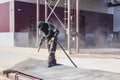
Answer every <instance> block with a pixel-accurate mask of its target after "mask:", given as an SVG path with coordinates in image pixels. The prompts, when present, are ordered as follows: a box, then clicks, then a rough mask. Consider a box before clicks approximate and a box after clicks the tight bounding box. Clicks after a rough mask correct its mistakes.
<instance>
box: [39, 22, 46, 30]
mask: <svg viewBox="0 0 120 80" xmlns="http://www.w3.org/2000/svg"><path fill="white" fill-rule="evenodd" d="M43 24H45V22H44V21H40V22H39V23H38V28H39V29H42V27H43Z"/></svg>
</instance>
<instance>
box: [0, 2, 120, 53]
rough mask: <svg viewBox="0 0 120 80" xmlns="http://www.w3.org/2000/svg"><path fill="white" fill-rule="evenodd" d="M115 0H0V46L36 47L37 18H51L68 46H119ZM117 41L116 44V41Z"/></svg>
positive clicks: (118, 13) (119, 10)
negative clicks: (115, 43)
mask: <svg viewBox="0 0 120 80" xmlns="http://www.w3.org/2000/svg"><path fill="white" fill-rule="evenodd" d="M119 5H120V1H119V0H3V1H2V0H1V1H0V46H18V47H37V44H38V41H39V38H40V36H39V32H38V29H37V23H38V21H49V20H52V21H53V22H54V25H55V26H56V27H57V28H58V29H60V35H59V41H60V42H61V43H62V44H63V46H64V47H65V48H67V49H68V50H76V52H79V49H80V48H106V47H119V45H117V46H116V45H113V43H114V41H116V42H118V43H119V31H120V23H119V22H120V7H119ZM118 43H117V44H118Z"/></svg>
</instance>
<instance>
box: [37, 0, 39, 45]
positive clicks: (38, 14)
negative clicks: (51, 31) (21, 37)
mask: <svg viewBox="0 0 120 80" xmlns="http://www.w3.org/2000/svg"><path fill="white" fill-rule="evenodd" d="M39 4H40V0H37V5H36V7H37V11H36V25H38V22H39V15H40V14H39ZM38 37H39V30H38V27H37V26H36V39H37V45H38V44H39V40H38Z"/></svg>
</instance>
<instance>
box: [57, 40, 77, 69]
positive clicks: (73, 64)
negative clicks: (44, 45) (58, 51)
mask: <svg viewBox="0 0 120 80" xmlns="http://www.w3.org/2000/svg"><path fill="white" fill-rule="evenodd" d="M57 44H58V45H59V46H60V47H61V48H62V50H63V52H64V53H65V54H66V56H67V57H68V59H69V60H70V62H71V63H72V64H73V65H74V66H75V67H76V68H77V65H76V64H75V63H74V62H73V61H72V59H71V58H70V56H69V55H68V54H67V52H66V51H65V49H64V48H63V47H62V45H61V44H60V43H59V42H58V41H57Z"/></svg>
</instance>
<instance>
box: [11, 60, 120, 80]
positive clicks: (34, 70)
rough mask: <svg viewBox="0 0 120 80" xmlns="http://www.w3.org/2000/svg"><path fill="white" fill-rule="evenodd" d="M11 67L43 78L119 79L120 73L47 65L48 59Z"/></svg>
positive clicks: (76, 79)
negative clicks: (49, 66)
mask: <svg viewBox="0 0 120 80" xmlns="http://www.w3.org/2000/svg"><path fill="white" fill-rule="evenodd" d="M11 69H13V70H17V71H19V72H23V73H25V74H29V75H32V76H35V77H38V78H42V79H43V80H119V79H120V74H118V73H111V72H105V71H99V70H90V69H82V68H75V67H69V66H65V65H62V64H61V65H58V66H54V67H51V68H48V67H47V61H43V60H37V59H28V60H25V61H23V62H21V63H19V64H16V65H15V66H14V67H12V68H11Z"/></svg>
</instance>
